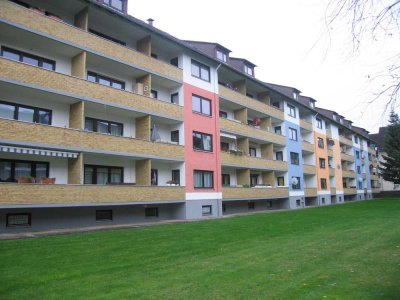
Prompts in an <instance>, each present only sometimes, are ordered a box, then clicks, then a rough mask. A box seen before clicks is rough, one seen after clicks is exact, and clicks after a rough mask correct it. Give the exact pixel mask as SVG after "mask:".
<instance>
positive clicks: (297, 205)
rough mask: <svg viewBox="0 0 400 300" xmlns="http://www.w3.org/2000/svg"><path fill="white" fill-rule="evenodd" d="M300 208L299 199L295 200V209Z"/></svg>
mask: <svg viewBox="0 0 400 300" xmlns="http://www.w3.org/2000/svg"><path fill="white" fill-rule="evenodd" d="M300 206H301V203H300V199H297V200H296V207H300Z"/></svg>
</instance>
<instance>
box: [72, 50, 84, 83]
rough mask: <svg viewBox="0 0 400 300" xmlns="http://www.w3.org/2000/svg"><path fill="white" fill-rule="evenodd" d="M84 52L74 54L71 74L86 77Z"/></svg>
mask: <svg viewBox="0 0 400 300" xmlns="http://www.w3.org/2000/svg"><path fill="white" fill-rule="evenodd" d="M86 56H87V55H86V52H81V53H79V54H77V55H75V56H74V57H73V58H72V61H71V75H72V76H75V77H78V78H84V79H86V73H87V71H86V65H87V63H86Z"/></svg>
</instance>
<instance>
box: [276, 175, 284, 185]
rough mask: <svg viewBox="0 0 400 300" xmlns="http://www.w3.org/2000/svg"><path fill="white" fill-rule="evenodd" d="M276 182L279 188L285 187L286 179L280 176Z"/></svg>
mask: <svg viewBox="0 0 400 300" xmlns="http://www.w3.org/2000/svg"><path fill="white" fill-rule="evenodd" d="M276 181H277V183H278V186H285V177H283V176H279V177H277V178H276Z"/></svg>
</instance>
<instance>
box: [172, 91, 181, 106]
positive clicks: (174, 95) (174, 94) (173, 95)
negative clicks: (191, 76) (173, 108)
mask: <svg viewBox="0 0 400 300" xmlns="http://www.w3.org/2000/svg"><path fill="white" fill-rule="evenodd" d="M176 96H177V97H178V102H174V97H176ZM171 103H172V104H177V105H179V93H173V94H171Z"/></svg>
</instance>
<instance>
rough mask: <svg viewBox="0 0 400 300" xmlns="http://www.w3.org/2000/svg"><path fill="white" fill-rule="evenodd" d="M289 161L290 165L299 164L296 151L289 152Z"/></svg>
mask: <svg viewBox="0 0 400 300" xmlns="http://www.w3.org/2000/svg"><path fill="white" fill-rule="evenodd" d="M290 163H291V164H292V165H299V154H298V153H296V152H290Z"/></svg>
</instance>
